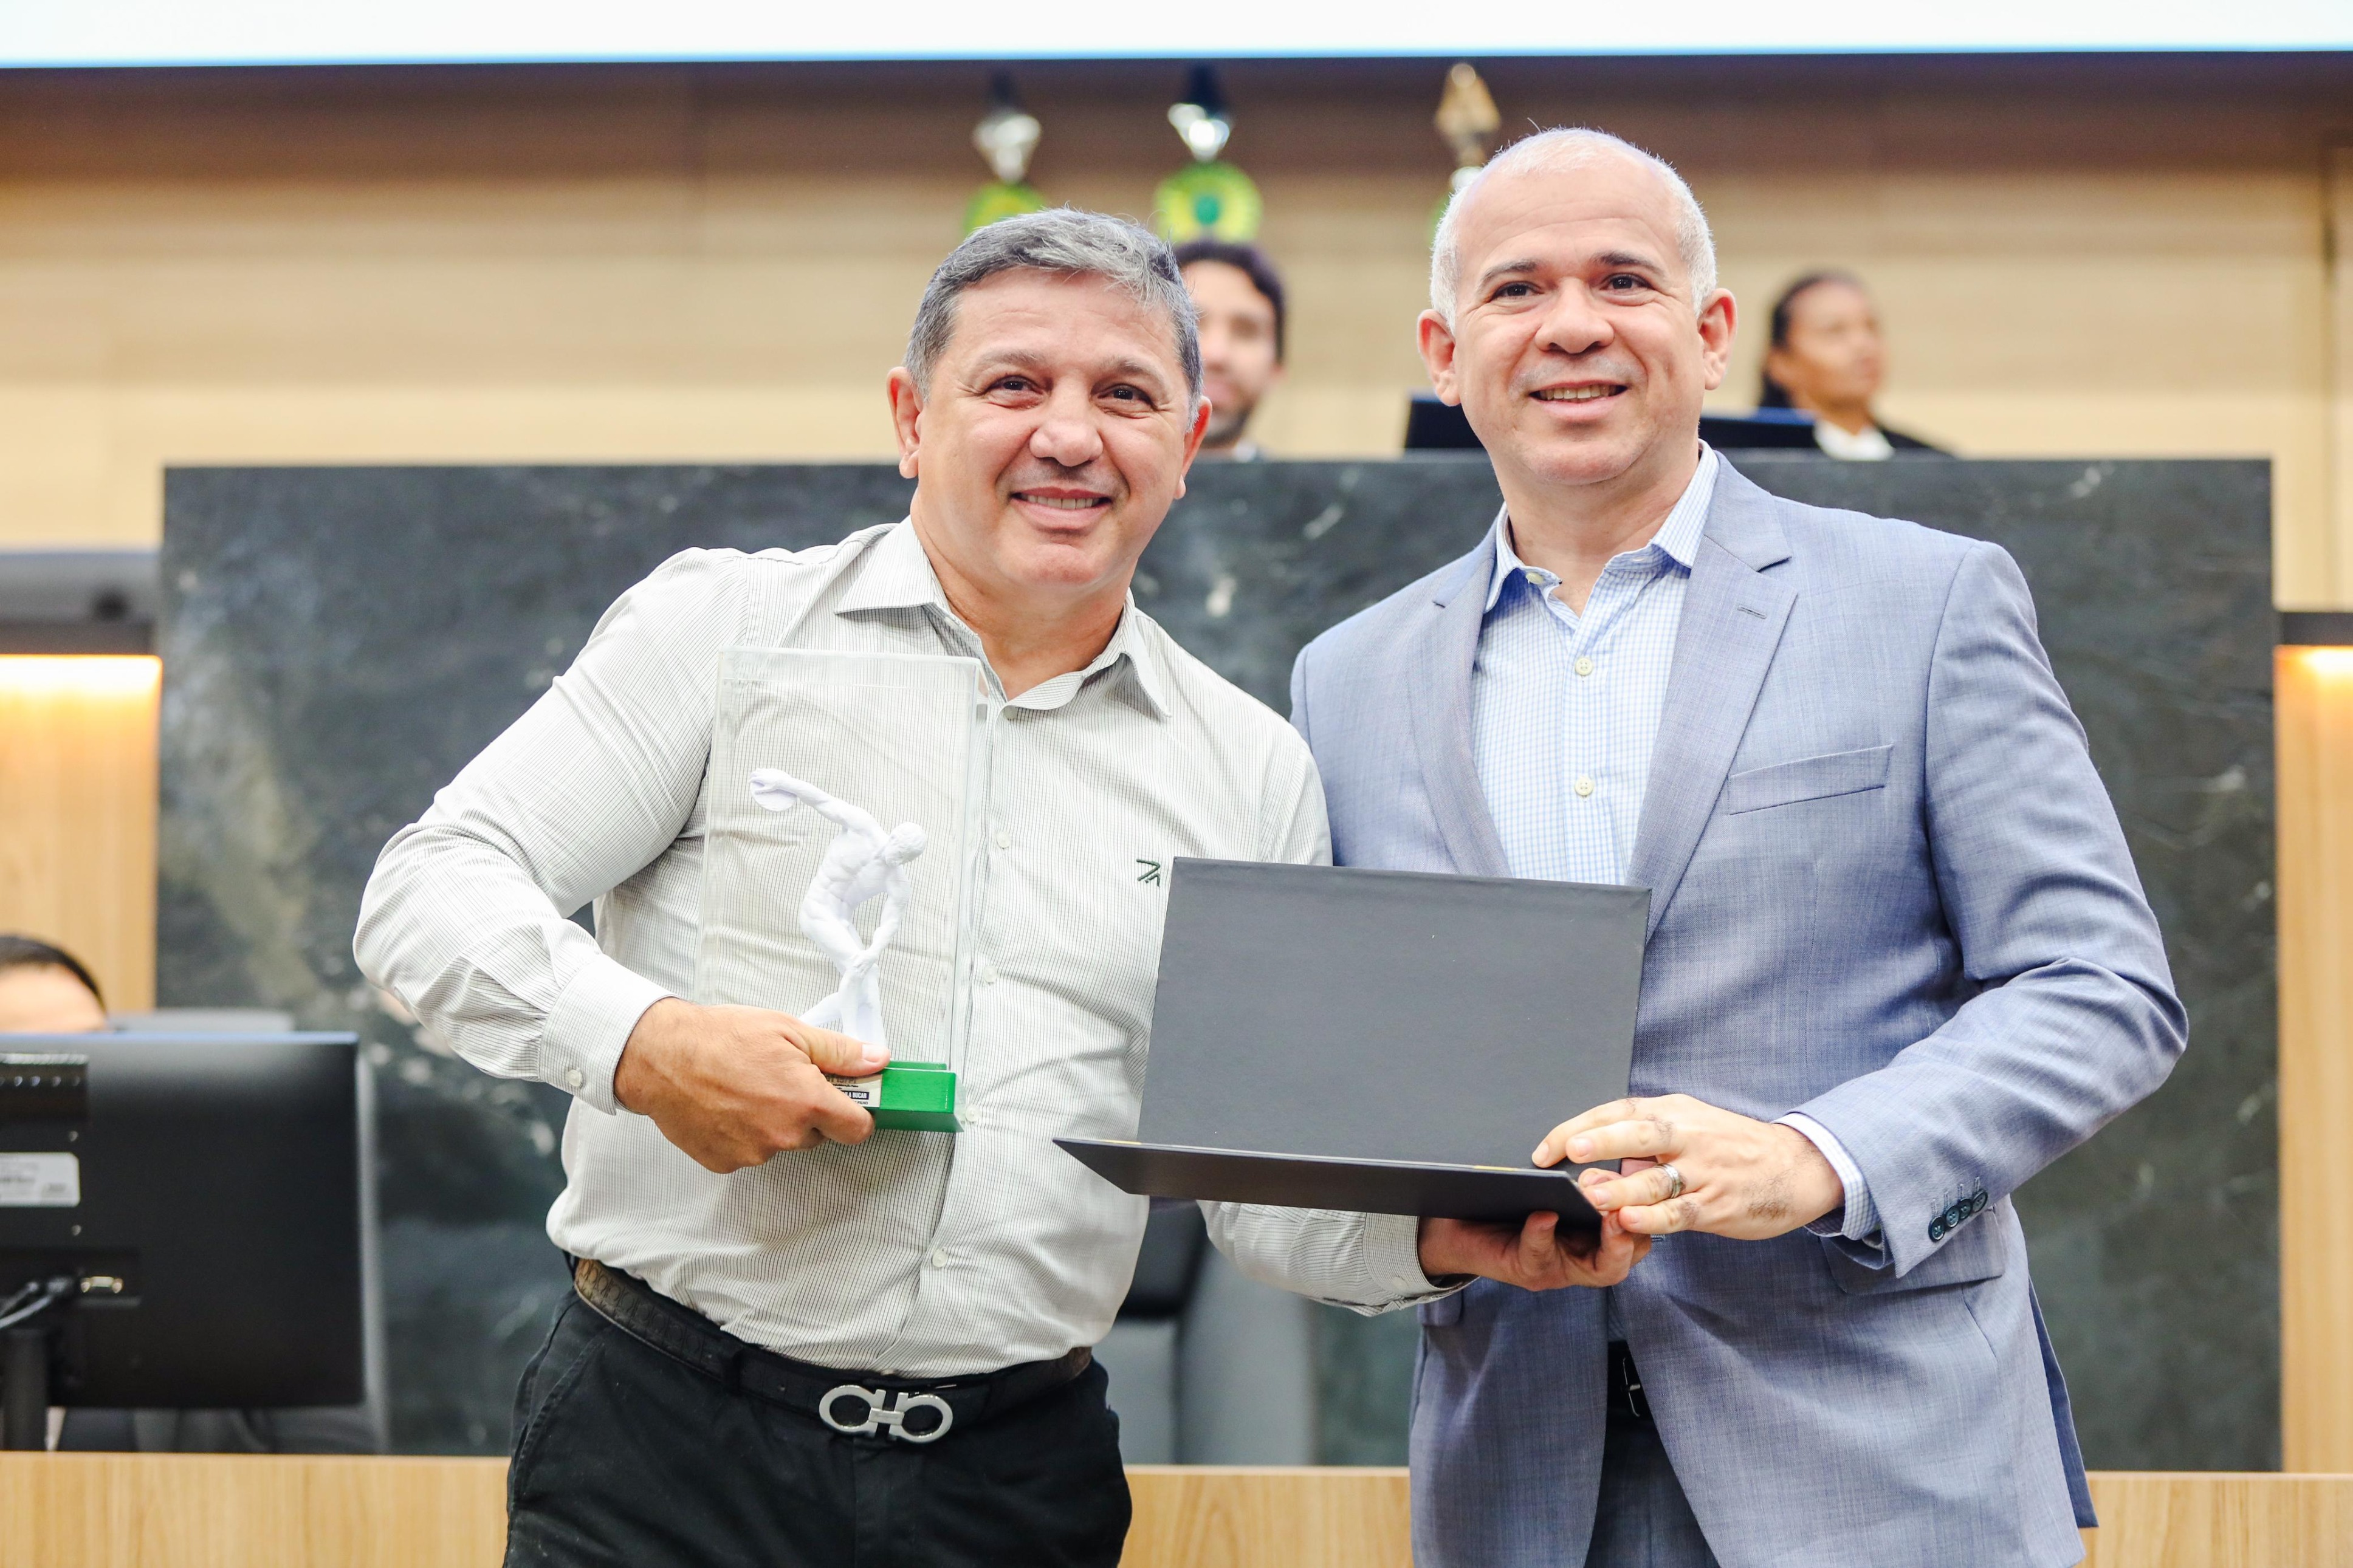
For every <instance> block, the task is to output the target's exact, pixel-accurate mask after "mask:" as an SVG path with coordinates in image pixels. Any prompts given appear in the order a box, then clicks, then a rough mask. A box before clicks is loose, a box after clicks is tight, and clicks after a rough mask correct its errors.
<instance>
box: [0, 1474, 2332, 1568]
mask: <svg viewBox="0 0 2353 1568" xmlns="http://www.w3.org/2000/svg"><path fill="white" fill-rule="evenodd" d="M1128 1479H1129V1481H1130V1483H1131V1484H1132V1485H1133V1486H1134V1490H1135V1524H1134V1529H1133V1530H1132V1531H1130V1532H1129V1534H1128V1545H1127V1559H1126V1562H1127V1564H1128V1568H1410V1564H1411V1563H1412V1551H1411V1548H1410V1546H1409V1541H1408V1536H1407V1528H1406V1522H1407V1521H1406V1475H1405V1472H1404V1471H1403V1470H1391V1469H1226V1468H1214V1467H1194V1466H1184V1465H1139V1466H1136V1467H1134V1468H1131V1469H1130V1470H1129V1471H1128ZM505 1483H506V1463H505V1461H504V1460H501V1459H425V1458H244V1457H237V1456H221V1457H213V1456H203V1455H135V1454H121V1455H116V1454H0V1563H5V1564H9V1565H10V1568H16V1565H17V1564H23V1565H26V1568H34V1565H37V1568H330V1565H332V1568H495V1565H496V1564H497V1563H498V1562H499V1558H500V1555H501V1551H502V1549H503V1546H504V1543H505V1539H506V1486H505ZM2092 1492H2093V1495H2094V1498H2095V1499H2096V1500H2097V1501H2098V1503H2099V1508H2100V1514H2101V1518H2102V1519H2103V1520H2104V1521H2105V1524H2104V1526H2103V1528H2101V1529H2100V1530H2098V1531H2093V1532H2092V1533H2091V1535H2090V1536H2089V1537H2087V1544H2088V1545H2089V1546H2090V1548H2091V1564H2092V1568H2338V1565H2341V1564H2344V1563H2353V1476H2285V1475H2228V1474H2221V1473H2215V1474H2175V1475H2143V1474H2126V1473H2107V1474H2101V1475H2095V1476H2094V1477H2093V1478H2092Z"/></svg>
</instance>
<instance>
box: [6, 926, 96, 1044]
mask: <svg viewBox="0 0 2353 1568" xmlns="http://www.w3.org/2000/svg"><path fill="white" fill-rule="evenodd" d="M105 1027H106V1004H105V1002H104V1001H103V1000H101V999H100V995H99V990H98V981H97V980H96V978H95V977H93V976H92V975H91V973H90V971H89V970H88V969H86V968H84V967H83V965H82V962H81V960H79V959H78V958H76V957H75V956H74V955H73V954H72V953H70V952H66V951H65V949H63V948H61V947H52V946H50V945H49V944H48V943H47V942H42V941H40V940H38V939H37V938H34V937H29V936H11V935H0V1035H86V1034H90V1033H92V1032H94V1031H96V1030H99V1029H103V1028H105Z"/></svg>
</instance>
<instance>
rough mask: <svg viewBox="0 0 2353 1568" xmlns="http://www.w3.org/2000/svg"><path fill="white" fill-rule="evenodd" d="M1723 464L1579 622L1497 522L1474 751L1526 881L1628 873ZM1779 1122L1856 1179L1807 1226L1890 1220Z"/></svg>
mask: <svg viewBox="0 0 2353 1568" xmlns="http://www.w3.org/2000/svg"><path fill="white" fill-rule="evenodd" d="M1715 472H1716V456H1715V451H1714V450H1713V449H1712V448H1710V447H1701V448H1700V459H1699V468H1698V470H1697V471H1696V472H1694V474H1693V475H1692V479H1691V483H1690V484H1689V485H1688V486H1686V487H1685V488H1684V490H1683V499H1682V500H1678V501H1676V502H1675V505H1674V510H1672V511H1670V512H1668V513H1667V521H1665V522H1664V523H1662V524H1661V525H1660V528H1659V531H1658V533H1657V534H1656V535H1654V536H1653V537H1652V538H1651V542H1649V543H1648V544H1645V545H1644V546H1642V547H1641V549H1640V550H1629V551H1627V552H1624V553H1623V554H1620V555H1617V556H1613V557H1611V559H1610V561H1609V564H1608V565H1606V566H1604V567H1603V568H1602V569H1601V575H1600V577H1599V579H1598V580H1596V582H1595V583H1594V584H1593V592H1592V594H1591V595H1589V596H1588V598H1587V600H1586V603H1585V612H1584V614H1582V615H1579V614H1578V613H1577V612H1576V611H1575V610H1572V609H1570V608H1569V607H1568V605H1567V603H1566V602H1564V601H1563V600H1562V599H1561V598H1559V597H1558V596H1557V595H1556V594H1555V593H1554V592H1553V590H1554V589H1555V588H1556V587H1557V586H1558V585H1559V584H1560V579H1559V578H1558V577H1557V576H1556V575H1555V574H1552V573H1550V572H1547V571H1546V570H1545V569H1544V568H1542V567H1540V566H1531V565H1529V564H1527V563H1525V562H1524V561H1522V560H1521V559H1520V557H1519V553H1518V552H1516V551H1515V550H1514V549H1513V547H1512V528H1511V518H1510V515H1509V514H1508V513H1504V514H1500V515H1498V516H1497V517H1496V519H1495V574H1494V576H1493V579H1492V580H1491V581H1490V582H1489V584H1488V586H1487V611H1486V621H1485V624H1484V625H1483V626H1482V627H1481V628H1480V632H1479V653H1478V658H1477V661H1476V662H1475V663H1474V664H1473V665H1472V674H1471V749H1472V757H1473V759H1474V760H1475V762H1476V763H1477V765H1478V769H1479V787H1480V789H1481V791H1482V793H1483V794H1484V795H1486V797H1487V810H1488V814H1489V815H1490V816H1493V818H1494V820H1495V832H1496V834H1497V836H1498V837H1501V838H1502V840H1503V843H1504V863H1505V864H1506V865H1507V866H1508V867H1509V868H1511V873H1512V875H1513V876H1514V877H1531V878H1537V879H1545V880H1549V881H1559V882H1602V883H1620V884H1622V883H1623V882H1624V881H1625V880H1626V867H1627V863H1628V862H1629V861H1630V859H1631V858H1633V854H1634V834H1635V831H1636V829H1637V828H1639V827H1640V826H1641V821H1642V796H1643V793H1644V791H1645V789H1646V787H1647V786H1648V784H1649V782H1650V777H1651V747H1652V745H1653V743H1654V742H1656V741H1657V740H1658V735H1659V716H1660V713H1661V711H1662V709H1663V708H1664V707H1665V704H1666V700H1667V677H1668V675H1669V673H1670V672H1671V671H1672V667H1673V664H1674V654H1675V631H1676V628H1677V627H1678V626H1681V625H1682V624H1683V594H1684V591H1685V590H1686V589H1687V588H1688V587H1689V586H1690V584H1691V572H1692V563H1693V562H1694V560H1696V559H1697V558H1698V555H1699V541H1700V532H1701V530H1702V529H1703V528H1704V525H1705V524H1706V521H1707V509H1708V503H1709V502H1710V501H1711V500H1714V499H1715ZM1782 1120H1783V1121H1786V1122H1788V1125H1790V1126H1791V1127H1794V1128H1796V1129H1797V1130H1798V1131H1799V1132H1802V1133H1803V1134H1805V1135H1806V1137H1808V1138H1809V1139H1810V1140H1812V1141H1813V1143H1814V1145H1815V1147H1817V1148H1819V1149H1820V1150H1821V1152H1822V1156H1823V1158H1825V1159H1827V1160H1828V1161H1830V1163H1831V1169H1833V1170H1835V1171H1836V1172H1837V1173H1838V1174H1839V1180H1840V1181H1841V1182H1842V1183H1843V1184H1845V1186H1846V1208H1845V1212H1844V1213H1843V1214H1842V1215H1840V1216H1839V1221H1838V1223H1837V1224H1836V1225H1832V1224H1831V1223H1829V1222H1828V1220H1827V1219H1825V1220H1823V1221H1818V1222H1816V1224H1815V1225H1814V1226H1810V1227H1809V1228H1810V1229H1815V1230H1817V1231H1823V1232H1830V1233H1832V1234H1843V1235H1845V1236H1848V1237H1853V1238H1854V1239H1856V1240H1862V1239H1865V1238H1867V1237H1870V1236H1871V1234H1872V1233H1873V1232H1874V1231H1876V1230H1877V1229H1878V1228H1879V1216H1878V1213H1877V1211H1876V1208H1875V1206H1874V1205H1873V1203H1872V1201H1871V1193H1870V1190H1869V1189H1868V1188H1867V1187H1865V1186H1864V1184H1863V1180H1862V1172H1861V1171H1860V1170H1858V1169H1857V1168H1856V1166H1855V1163H1854V1161H1853V1160H1852V1158H1851V1157H1850V1156H1849V1155H1848V1153H1847V1152H1846V1150H1845V1149H1844V1148H1843V1147H1841V1145H1840V1143H1839V1142H1838V1140H1837V1139H1836V1138H1834V1137H1832V1136H1831V1133H1830V1131H1828V1130H1827V1129H1825V1128H1823V1127H1821V1126H1820V1124H1818V1123H1817V1122H1815V1121H1813V1120H1812V1119H1811V1118H1810V1117H1805V1116H1796V1115H1792V1116H1788V1117H1784V1118H1783V1119H1782Z"/></svg>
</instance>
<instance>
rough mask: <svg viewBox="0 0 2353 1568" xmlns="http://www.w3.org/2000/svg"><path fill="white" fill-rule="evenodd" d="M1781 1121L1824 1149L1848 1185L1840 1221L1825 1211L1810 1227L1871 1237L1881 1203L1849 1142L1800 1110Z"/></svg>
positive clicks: (1823, 1233)
mask: <svg viewBox="0 0 2353 1568" xmlns="http://www.w3.org/2000/svg"><path fill="white" fill-rule="evenodd" d="M1780 1125H1782V1126H1784V1127H1788V1128H1794V1129H1795V1130H1796V1131H1799V1133H1801V1134H1803V1135H1804V1137H1805V1140H1806V1142H1809V1143H1811V1144H1812V1145H1813V1146H1814V1147H1815V1148H1817V1149H1819V1150H1820V1151H1821V1155H1822V1158H1823V1159H1825V1160H1828V1161H1829V1162H1830V1163H1831V1170H1833V1171H1836V1172H1837V1173H1838V1179H1839V1183H1840V1184H1841V1185H1842V1186H1843V1187H1845V1188H1846V1210H1845V1212H1844V1214H1842V1215H1840V1216H1839V1223H1838V1224H1837V1225H1835V1226H1833V1225H1832V1224H1831V1215H1823V1216H1822V1217H1821V1218H1820V1219H1818V1220H1816V1221H1814V1222H1813V1223H1812V1224H1810V1225H1809V1226H1806V1228H1807V1229H1808V1230H1810V1231H1811V1232H1813V1233H1814V1234H1815V1235H1816V1236H1842V1237H1846V1238H1847V1239H1848V1240H1849V1241H1869V1240H1870V1239H1871V1238H1872V1237H1873V1236H1874V1235H1876V1234H1878V1231H1879V1205H1877V1204H1874V1203H1873V1202H1872V1201H1871V1188H1870V1186H1869V1185H1868V1184H1865V1183H1864V1181H1863V1179H1862V1169H1861V1168H1860V1167H1859V1166H1857V1165H1856V1164H1855V1163H1854V1156H1853V1155H1852V1154H1849V1153H1848V1152H1846V1145H1845V1144H1843V1143H1841V1142H1839V1141H1838V1138H1837V1136H1836V1135H1835V1134H1834V1133H1832V1132H1831V1130H1830V1129H1829V1128H1827V1127H1825V1126H1823V1125H1822V1124H1821V1123H1820V1122H1819V1121H1815V1120H1814V1119H1813V1118H1812V1117H1810V1116H1808V1115H1805V1114H1804V1113H1802V1112H1800V1111H1795V1110H1793V1111H1791V1112H1790V1113H1789V1114H1788V1115H1787V1116H1784V1117H1782V1118H1781V1121H1780Z"/></svg>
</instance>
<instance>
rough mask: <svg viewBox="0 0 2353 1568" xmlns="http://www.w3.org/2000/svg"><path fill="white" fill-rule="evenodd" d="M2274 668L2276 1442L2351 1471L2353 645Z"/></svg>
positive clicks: (2292, 1458)
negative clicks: (2278, 1367) (2278, 1408)
mask: <svg viewBox="0 0 2353 1568" xmlns="http://www.w3.org/2000/svg"><path fill="white" fill-rule="evenodd" d="M2276 668H2277V688H2276V689H2277V706H2276V714H2277V723H2278V735H2279V922H2280V926H2279V931H2280V1062H2279V1108H2280V1110H2279V1115H2280V1258H2281V1279H2280V1351H2281V1362H2282V1366H2283V1376H2282V1379H2281V1382H2282V1385H2283V1389H2282V1392H2283V1402H2282V1403H2283V1406H2284V1408H2283V1410H2282V1430H2281V1437H2282V1444H2283V1450H2284V1461H2285V1464H2286V1466H2287V1468H2289V1469H2291V1470H2296V1469H2329V1470H2353V1162H2348V1160H2347V1158H2346V1151H2347V1148H2348V1142H2353V649H2345V648H2282V649H2281V650H2280V652H2279V656H2278V660H2277V666H2276Z"/></svg>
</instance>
